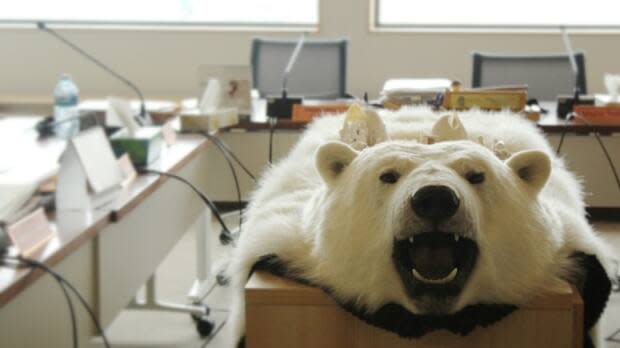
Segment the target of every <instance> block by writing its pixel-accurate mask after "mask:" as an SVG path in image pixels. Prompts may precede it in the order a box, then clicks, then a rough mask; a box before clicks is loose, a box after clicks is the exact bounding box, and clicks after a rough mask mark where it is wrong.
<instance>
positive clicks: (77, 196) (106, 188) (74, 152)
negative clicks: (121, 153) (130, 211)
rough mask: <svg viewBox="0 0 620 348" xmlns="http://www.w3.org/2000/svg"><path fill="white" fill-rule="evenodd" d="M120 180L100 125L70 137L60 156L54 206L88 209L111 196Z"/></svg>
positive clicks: (102, 202)
mask: <svg viewBox="0 0 620 348" xmlns="http://www.w3.org/2000/svg"><path fill="white" fill-rule="evenodd" d="M122 181H123V172H122V169H121V167H120V165H119V163H118V161H117V160H116V158H115V157H114V152H113V151H112V147H111V146H110V143H109V142H108V140H107V138H106V136H105V134H104V132H103V130H102V129H101V128H100V127H96V128H92V129H89V130H87V131H85V132H82V133H80V134H78V135H77V136H75V137H74V138H72V139H71V140H70V141H69V143H68V144H67V149H66V150H65V152H64V153H63V154H62V157H61V159H60V172H59V173H58V181H57V188H56V209H57V210H78V211H84V210H86V211H88V210H91V209H94V208H97V207H100V206H102V205H104V204H106V203H108V202H109V201H111V200H113V199H114V198H115V197H116V195H117V193H118V192H119V190H120V187H121V183H122Z"/></svg>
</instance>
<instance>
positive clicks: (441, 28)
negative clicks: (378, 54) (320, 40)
mask: <svg viewBox="0 0 620 348" xmlns="http://www.w3.org/2000/svg"><path fill="white" fill-rule="evenodd" d="M380 2H381V0H370V5H369V10H370V11H369V14H370V15H369V20H370V25H369V28H370V32H384V33H403V32H412V33H419V32H430V33H464V34H470V33H497V34H502V33H506V34H511V33H519V34H521V33H524V34H535V33H541V34H548V33H553V34H556V33H558V32H560V26H558V25H503V26H500V25H493V24H488V25H484V24H481V25H463V24H381V23H379V12H380V11H379V6H380V4H379V3H380ZM566 30H567V31H568V32H570V33H585V34H588V33H592V34H619V33H620V24H618V25H598V26H597V25H579V26H577V25H567V26H566Z"/></svg>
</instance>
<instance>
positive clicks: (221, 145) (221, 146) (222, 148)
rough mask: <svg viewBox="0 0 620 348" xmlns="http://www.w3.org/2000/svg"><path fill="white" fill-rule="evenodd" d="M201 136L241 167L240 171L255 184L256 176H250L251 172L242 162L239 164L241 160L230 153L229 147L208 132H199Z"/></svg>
mask: <svg viewBox="0 0 620 348" xmlns="http://www.w3.org/2000/svg"><path fill="white" fill-rule="evenodd" d="M201 134H202V135H204V136H205V137H207V139H209V140H211V141H212V142H213V143H215V145H216V146H217V147H218V148H219V149H220V151H221V152H222V153H228V155H230V157H231V158H232V159H233V160H234V161H235V162H236V163H237V164H238V165H239V167H241V169H243V171H244V172H245V173H246V174H247V175H248V176H249V177H250V178H252V180H254V182H256V176H255V175H254V174H252V172H251V171H250V170H249V169H248V168H247V167H246V166H245V165H244V164H243V162H241V160H240V159H239V157H237V155H235V153H234V152H233V151H232V149H231V148H230V146H228V145H227V144H226V143H225V142H224V141H223V140H222V139H220V138H218V137H216V136H214V135H212V134H209V132H201Z"/></svg>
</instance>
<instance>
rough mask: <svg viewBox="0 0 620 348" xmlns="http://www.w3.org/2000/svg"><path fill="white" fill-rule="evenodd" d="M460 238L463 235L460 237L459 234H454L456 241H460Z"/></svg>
mask: <svg viewBox="0 0 620 348" xmlns="http://www.w3.org/2000/svg"><path fill="white" fill-rule="evenodd" d="M459 239H461V237H460V236H459V235H458V234H455V235H454V241H455V242H458V241H459Z"/></svg>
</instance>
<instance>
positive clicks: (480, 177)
mask: <svg viewBox="0 0 620 348" xmlns="http://www.w3.org/2000/svg"><path fill="white" fill-rule="evenodd" d="M465 179H467V181H469V183H470V184H480V183H481V182H483V181H484V173H482V172H473V171H472V172H468V173H467V174H465Z"/></svg>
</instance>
